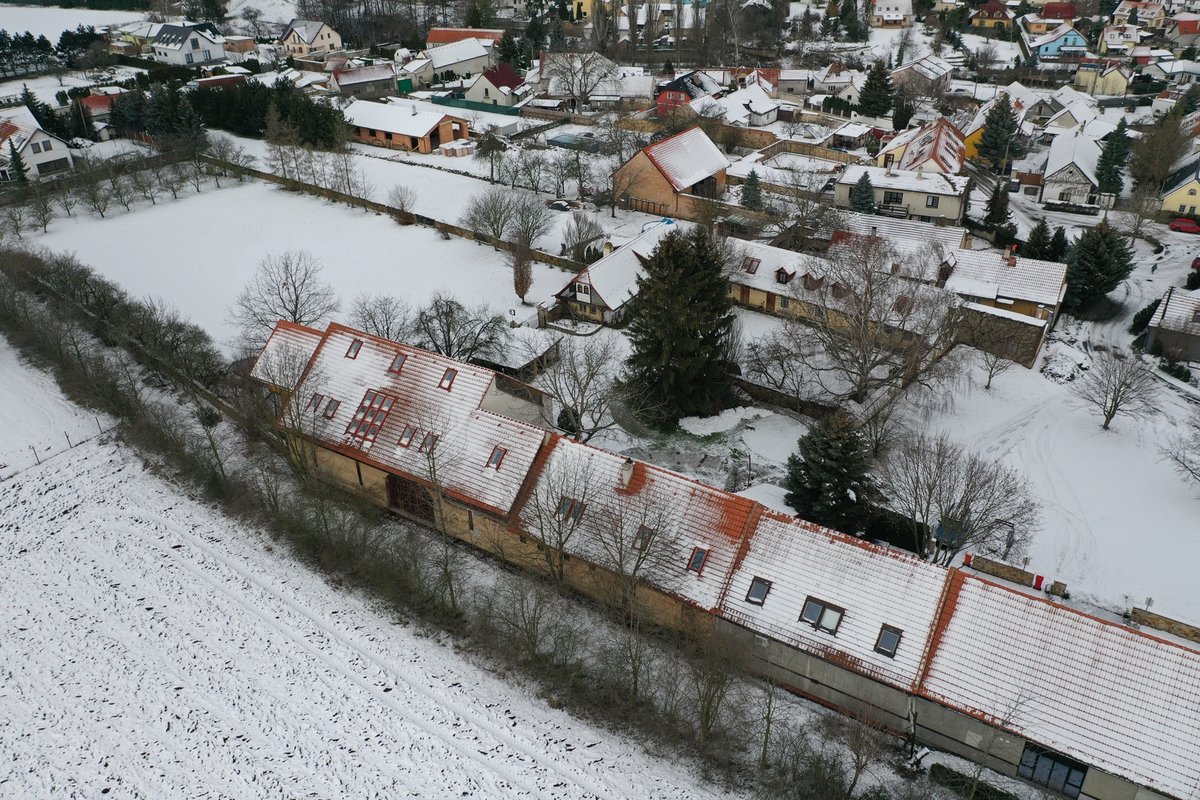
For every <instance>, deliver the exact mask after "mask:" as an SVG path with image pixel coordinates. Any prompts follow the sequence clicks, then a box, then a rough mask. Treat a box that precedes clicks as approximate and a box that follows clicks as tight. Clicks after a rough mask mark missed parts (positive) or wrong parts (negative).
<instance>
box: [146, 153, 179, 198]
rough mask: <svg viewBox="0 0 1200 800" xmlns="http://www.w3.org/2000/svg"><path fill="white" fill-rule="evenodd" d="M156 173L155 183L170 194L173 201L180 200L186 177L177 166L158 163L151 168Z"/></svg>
mask: <svg viewBox="0 0 1200 800" xmlns="http://www.w3.org/2000/svg"><path fill="white" fill-rule="evenodd" d="M150 169H151V170H153V172H154V182H155V183H156V184H158V187H159V188H160V189H161V190H162V191H163V192H168V193H170V195H171V199H173V200H178V199H179V190H180V189H181V188H183V184H184V182H185V180H186V179H185V177H184V176H183V173H181V172H180V171H179V169H178V166H177V165H176V164H167V163H164V162H162V161H159V162H157V163H156V164H154V165H153V166H152V167H151V168H150Z"/></svg>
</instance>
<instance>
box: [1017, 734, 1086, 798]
mask: <svg viewBox="0 0 1200 800" xmlns="http://www.w3.org/2000/svg"><path fill="white" fill-rule="evenodd" d="M1086 775H1087V767H1085V766H1084V765H1083V764H1080V763H1079V762H1078V761H1076V760H1075V759H1073V758H1067V757H1066V756H1064V755H1060V754H1059V753H1055V752H1053V751H1052V750H1045V749H1043V748H1041V747H1038V746H1037V745H1035V744H1027V745H1025V752H1024V753H1022V754H1021V763H1020V764H1019V765H1018V766H1017V777H1019V778H1025V779H1026V780H1030V781H1033V782H1034V783H1037V784H1041V785H1042V786H1045V787H1047V788H1049V789H1051V790H1053V791H1056V792H1062V793H1063V794H1065V795H1066V796H1067V797H1079V790H1080V789H1082V788H1083V779H1084V777H1085V776H1086Z"/></svg>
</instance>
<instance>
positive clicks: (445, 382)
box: [438, 368, 458, 392]
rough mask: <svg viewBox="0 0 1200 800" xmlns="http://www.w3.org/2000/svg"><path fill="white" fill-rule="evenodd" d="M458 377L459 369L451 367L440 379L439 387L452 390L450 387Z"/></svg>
mask: <svg viewBox="0 0 1200 800" xmlns="http://www.w3.org/2000/svg"><path fill="white" fill-rule="evenodd" d="M456 377H458V370H456V369H453V368H450V369H447V370H446V371H445V372H444V373H442V379H441V380H440V381H438V388H439V389H445V390H446V391H447V392H448V391H450V387H451V386H453V385H454V379H455V378H456Z"/></svg>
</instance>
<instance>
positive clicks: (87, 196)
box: [79, 168, 112, 219]
mask: <svg viewBox="0 0 1200 800" xmlns="http://www.w3.org/2000/svg"><path fill="white" fill-rule="evenodd" d="M82 174H83V175H84V178H83V180H82V181H81V182H80V184H79V194H80V195H81V196H82V197H83V202H84V205H86V206H87V207H88V208H90V209H91V210H92V211H94V212H96V213H97V214H98V215H100V218H101V219H104V212H105V211H108V206H109V203H111V202H112V197H111V196H110V195H109V192H108V187H107V186H105V185H104V183H103V182H102V181H101V180H100V174H99V169H96V168H92V169H85V170H84V171H83V173H82Z"/></svg>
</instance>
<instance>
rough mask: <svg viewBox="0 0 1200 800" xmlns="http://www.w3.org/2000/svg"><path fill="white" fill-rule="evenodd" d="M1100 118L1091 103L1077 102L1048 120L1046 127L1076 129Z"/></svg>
mask: <svg viewBox="0 0 1200 800" xmlns="http://www.w3.org/2000/svg"><path fill="white" fill-rule="evenodd" d="M1098 116H1100V114H1099V112H1098V111H1097V110H1096V108H1095V106H1093V105H1091V104H1089V103H1083V102H1076V103H1071V105H1069V106H1067V107H1066V108H1064V109H1062V110H1061V111H1058V112H1057V113H1055V114H1054V116H1052V117H1050V119H1048V120H1046V127H1047V128H1050V127H1055V128H1061V127H1072V128H1073V127H1076V126H1078V125H1086V124H1087V123H1089V122H1091V121H1092V120H1094V119H1096V118H1097V117H1098Z"/></svg>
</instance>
